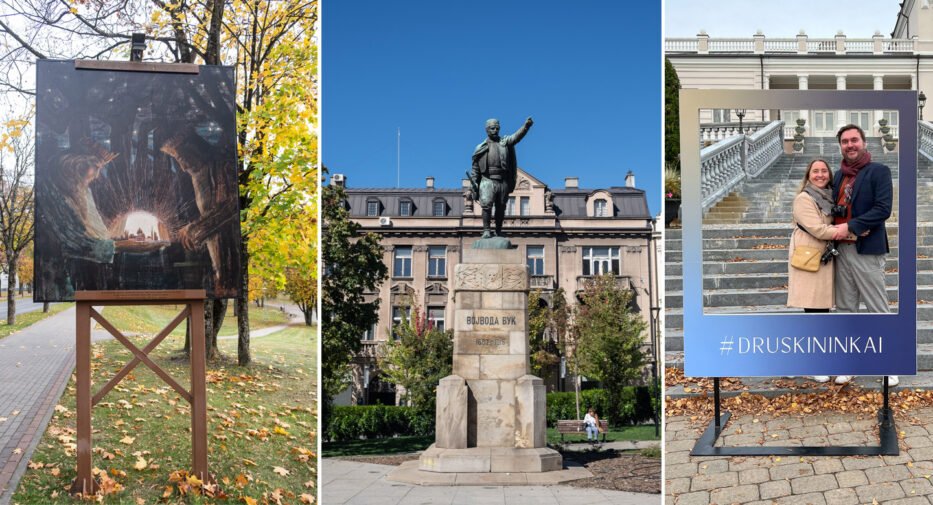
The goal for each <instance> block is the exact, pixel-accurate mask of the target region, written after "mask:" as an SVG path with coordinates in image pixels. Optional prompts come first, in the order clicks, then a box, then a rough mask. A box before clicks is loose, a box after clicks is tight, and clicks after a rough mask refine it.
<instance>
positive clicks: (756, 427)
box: [664, 408, 933, 505]
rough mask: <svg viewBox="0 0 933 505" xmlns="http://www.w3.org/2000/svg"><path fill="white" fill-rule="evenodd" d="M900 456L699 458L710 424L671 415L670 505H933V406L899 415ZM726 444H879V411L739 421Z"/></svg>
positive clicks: (668, 454)
mask: <svg viewBox="0 0 933 505" xmlns="http://www.w3.org/2000/svg"><path fill="white" fill-rule="evenodd" d="M895 416H896V417H895V422H896V424H897V431H898V443H899V446H900V450H901V452H900V455H898V456H873V457H868V456H847V457H800V456H782V457H777V456H767V457H731V458H729V457H721V456H716V457H691V456H690V450H691V449H692V448H693V446H694V444H695V443H696V441H697V439H699V438H700V434H701V433H702V431H703V430H704V429H705V428H706V426H707V423H703V424H698V423H693V422H690V421H689V420H688V419H686V418H685V417H682V416H677V417H669V418H668V419H667V425H666V430H665V434H666V441H665V451H664V452H665V453H664V457H665V460H666V461H665V472H666V473H665V479H666V482H665V484H666V488H665V493H666V496H665V503H666V504H669V505H670V504H677V505H695V504H702V505H706V504H709V503H717V504H721V505H722V504H732V503H742V504H746V503H749V504H754V505H765V504H807V503H809V504H814V505H849V504H853V505H854V504H860V503H869V504H874V503H879V504H896V505H914V504H930V503H933V485H931V479H933V408H925V409H917V410H913V411H908V412H900V413H896V414H895ZM725 428H726V429H725V430H724V431H723V435H722V436H720V441H719V442H718V445H756V444H762V445H780V446H791V445H798V446H799V445H877V444H878V421H877V418H876V417H875V416H873V415H872V416H869V415H860V416H857V415H855V414H838V413H830V414H817V415H810V416H808V417H797V416H778V417H771V416H758V417H755V416H750V415H743V416H740V417H738V418H734V419H731V420H730V421H729V423H728V424H727V425H726V427H725Z"/></svg>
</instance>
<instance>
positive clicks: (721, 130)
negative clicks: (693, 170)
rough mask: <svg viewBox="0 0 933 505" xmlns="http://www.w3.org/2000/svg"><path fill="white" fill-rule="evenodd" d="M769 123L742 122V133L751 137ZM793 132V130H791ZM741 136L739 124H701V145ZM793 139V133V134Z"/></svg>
mask: <svg viewBox="0 0 933 505" xmlns="http://www.w3.org/2000/svg"><path fill="white" fill-rule="evenodd" d="M769 124H770V123H768V122H767V121H745V122H742V132H743V133H745V134H746V135H751V134H752V133H754V132H757V131H758V130H760V129H762V128H764V127H765V126H768V125H769ZM791 130H792V131H793V128H791ZM738 134H739V123H738V122H737V121H736V122H728V123H701V124H700V144H701V145H702V144H707V143H714V142H719V141H720V140H725V139H727V138H729V137H731V136H733V135H738ZM791 136H792V137H793V133H792V134H791Z"/></svg>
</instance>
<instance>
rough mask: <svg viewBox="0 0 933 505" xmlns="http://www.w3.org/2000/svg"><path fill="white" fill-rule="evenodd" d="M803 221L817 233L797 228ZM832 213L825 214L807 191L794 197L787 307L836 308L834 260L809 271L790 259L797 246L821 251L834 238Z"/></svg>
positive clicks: (804, 225)
mask: <svg viewBox="0 0 933 505" xmlns="http://www.w3.org/2000/svg"><path fill="white" fill-rule="evenodd" d="M797 223H800V224H801V225H802V226H803V227H804V228H806V229H807V231H809V232H810V233H812V234H813V235H814V236H816V237H819V238H820V239H822V240H818V239H816V238H813V236H811V235H810V234H808V233H806V232H804V231H803V230H801V229H800V228H798V227H797ZM832 223H833V218H832V216H826V215H823V213H822V212H820V208H819V207H818V206H817V205H816V202H814V201H813V198H812V197H811V196H810V195H808V194H807V193H803V192H801V193H798V194H797V197H796V198H794V233H793V234H791V236H790V254H789V255H788V259H787V270H788V272H787V306H788V307H803V308H808V309H830V308H832V307H833V303H834V301H833V261H836V260H835V259H834V260H832V261H830V262H829V263H827V264H825V265H823V264H820V269H819V270H817V271H816V272H807V271H805V270H799V269H796V268H794V267H792V266H790V258H791V257H792V256H793V254H794V247H795V246H797V245H803V246H809V247H816V248H817V249H819V250H820V251H823V249H825V248H826V243H827V242H828V241H829V239H831V238H833V229H832Z"/></svg>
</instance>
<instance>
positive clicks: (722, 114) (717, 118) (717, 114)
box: [713, 109, 732, 123]
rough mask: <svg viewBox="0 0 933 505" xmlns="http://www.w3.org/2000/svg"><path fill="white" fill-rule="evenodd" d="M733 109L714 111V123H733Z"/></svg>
mask: <svg viewBox="0 0 933 505" xmlns="http://www.w3.org/2000/svg"><path fill="white" fill-rule="evenodd" d="M731 113H732V109H713V122H714V123H728V122H730V121H732V117H731Z"/></svg>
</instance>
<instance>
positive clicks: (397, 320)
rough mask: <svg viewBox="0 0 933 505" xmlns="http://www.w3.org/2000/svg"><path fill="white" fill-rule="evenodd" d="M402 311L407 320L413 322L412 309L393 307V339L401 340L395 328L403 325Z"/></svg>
mask: <svg viewBox="0 0 933 505" xmlns="http://www.w3.org/2000/svg"><path fill="white" fill-rule="evenodd" d="M402 310H404V311H405V320H406V321H411V307H392V338H393V339H395V340H398V339H399V336H398V332H397V331H395V327H396V326H398V325H400V324H402Z"/></svg>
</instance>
